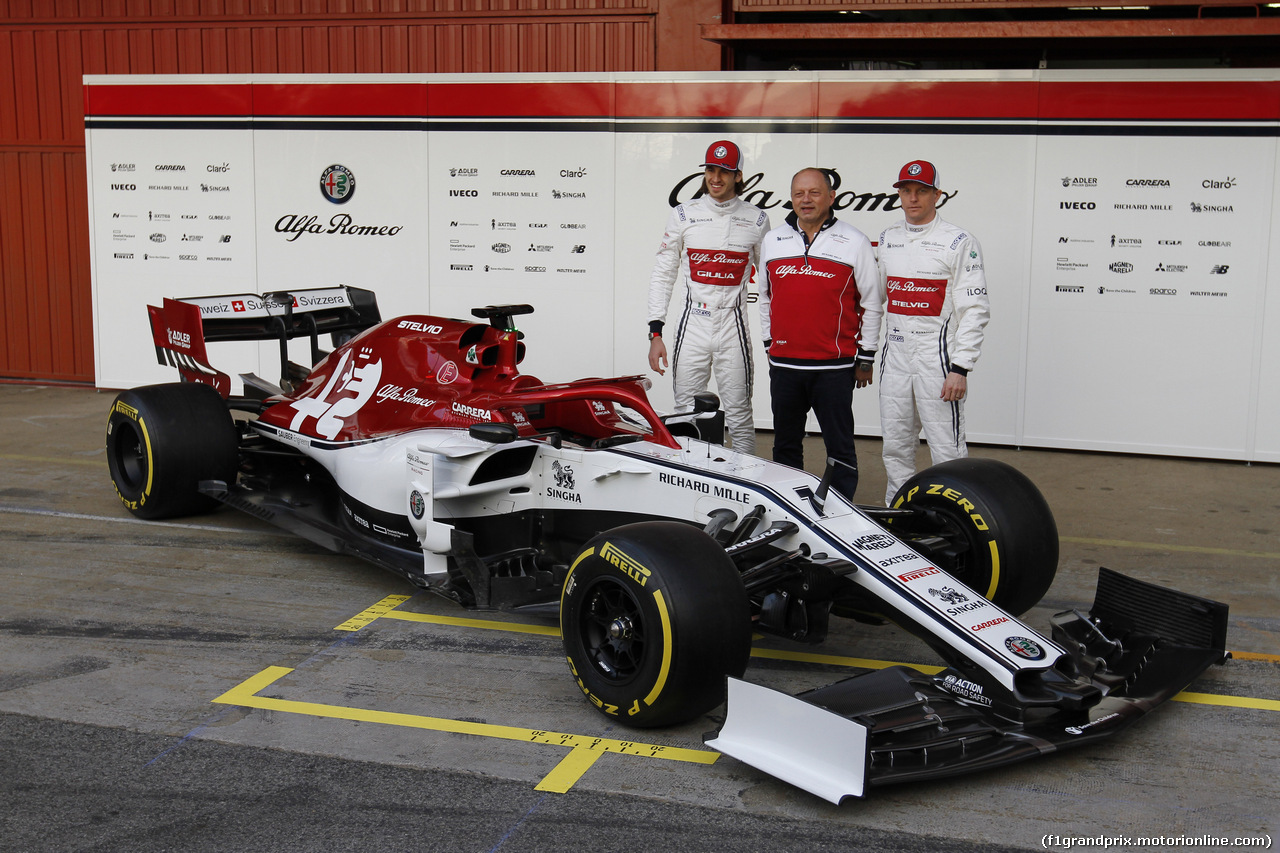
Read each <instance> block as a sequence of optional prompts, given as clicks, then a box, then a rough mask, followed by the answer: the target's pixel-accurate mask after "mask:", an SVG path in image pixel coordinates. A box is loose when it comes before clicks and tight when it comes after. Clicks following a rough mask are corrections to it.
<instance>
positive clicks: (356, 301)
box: [147, 285, 382, 397]
mask: <svg viewBox="0 0 1280 853" xmlns="http://www.w3.org/2000/svg"><path fill="white" fill-rule="evenodd" d="M147 314H148V316H149V318H150V320H151V338H152V341H153V342H154V343H155V346H156V359H157V360H158V361H159V362H160V363H161V364H166V365H169V366H170V367H176V368H177V369H178V372H179V373H181V374H182V378H183V379H185V380H187V381H188V382H200V383H202V384H205V385H211V386H212V387H214V388H215V389H217V391H218V393H219V394H221V395H222V396H223V397H228V396H230V394H231V379H230V377H228V376H227V374H225V373H223V372H221V371H219V370H217V369H215V368H214V367H212V366H211V365H210V364H209V357H208V354H207V352H206V350H205V344H206V343H207V342H211V341H269V340H276V341H279V342H280V387H281V388H284V389H285V390H288V389H289V388H290V387H291V386H292V384H293V383H292V382H291V381H290V376H291V375H292V374H294V373H296V372H297V371H292V372H291V370H290V364H289V353H288V344H289V341H291V340H293V339H294V338H303V337H305V338H310V340H311V361H312V363H313V364H314V363H315V362H317V361H319V360H320V359H321V358H323V357H324V355H325V353H324V351H323V350H321V349H320V335H322V334H328V335H330V336H331V340H332V344H333V346H335V347H337V346H340V345H341V344H343V343H344V342H346V341H348V340H350V339H351V338H353V337H355V336H356V335H358V334H359V333H360V332H362V331H364V330H365V329H368V328H369V327H371V326H375V325H377V324H378V323H380V322H382V315H381V314H380V313H379V311H378V300H377V298H376V297H375V296H374V294H373V292H372V291H369V290H362V289H361V288H358V287H348V286H346V285H339V286H338V287H323V288H314V289H309V290H292V291H276V292H273V293H264V294H257V293H234V294H227V295H224V296H196V297H188V298H184V299H167V298H166V299H165V300H164V305H163V306H162V307H159V308H157V307H156V306H154V305H148V306H147ZM303 372H304V373H305V369H304V371H303Z"/></svg>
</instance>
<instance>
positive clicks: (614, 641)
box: [579, 578, 648, 683]
mask: <svg viewBox="0 0 1280 853" xmlns="http://www.w3.org/2000/svg"><path fill="white" fill-rule="evenodd" d="M579 632H580V633H579V639H580V640H581V641H582V647H583V649H584V650H585V651H586V653H587V659H588V660H590V661H591V665H592V667H593V668H594V669H595V670H596V672H598V673H599V674H600V675H602V676H604V677H605V678H607V679H609V680H610V681H613V682H616V683H623V682H626V681H629V680H630V679H632V678H634V677H635V676H636V674H637V673H638V672H639V671H640V668H641V667H642V666H643V665H644V656H645V650H646V648H647V647H648V643H647V642H646V638H645V620H644V614H643V612H642V611H641V609H640V602H639V601H637V600H636V597H635V596H634V595H633V594H632V593H631V590H630V589H628V588H627V587H626V586H624V585H623V584H622V583H621V582H619V581H616V580H614V579H612V578H598V579H597V580H596V581H595V582H594V583H592V585H591V586H590V587H589V588H588V589H587V590H586V594H585V595H584V597H583V607H582V619H581V620H580V621H579Z"/></svg>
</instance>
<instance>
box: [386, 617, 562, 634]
mask: <svg viewBox="0 0 1280 853" xmlns="http://www.w3.org/2000/svg"><path fill="white" fill-rule="evenodd" d="M383 618H384V619H400V620H402V621H404V622H425V623H428V624H431V625H454V626H457V627H459V628H483V629H485V630H486V631H510V632H512V633H515V634H538V635H540V636H543V637H559V636H560V629H559V628H557V627H555V626H554V625H525V624H523V623H521V622H499V621H497V620H494V619H467V618H465V617H462V616H433V615H431V614H429V613H410V612H408V611H404V612H401V611H395V612H393V613H386V614H384V615H383Z"/></svg>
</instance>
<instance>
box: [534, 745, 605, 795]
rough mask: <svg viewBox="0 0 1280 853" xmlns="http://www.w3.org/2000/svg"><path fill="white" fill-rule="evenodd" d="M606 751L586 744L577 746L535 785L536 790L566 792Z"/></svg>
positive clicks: (556, 792) (555, 792)
mask: <svg viewBox="0 0 1280 853" xmlns="http://www.w3.org/2000/svg"><path fill="white" fill-rule="evenodd" d="M603 754H604V753H602V752H600V751H599V750H595V749H588V748H587V747H584V746H575V747H574V748H573V749H571V750H569V754H568V755H566V756H565V757H564V758H562V759H560V763H559V764H557V765H556V766H555V769H554V770H552V771H551V772H550V773H548V774H547V775H546V776H544V777H542V781H541V782H539V783H538V784H537V785H535V786H534V787H533V790H535V791H549V792H551V793H553V794H565V793H568V791H569V789H570V788H572V787H573V786H574V785H575V784H576V783H577V781H578V780H579V779H581V778H582V774H583V773H586V772H587V771H588V770H590V769H591V765H593V764H595V763H596V759H597V758H599V757H600V756H601V755H603Z"/></svg>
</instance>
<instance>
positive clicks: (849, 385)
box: [760, 168, 884, 499]
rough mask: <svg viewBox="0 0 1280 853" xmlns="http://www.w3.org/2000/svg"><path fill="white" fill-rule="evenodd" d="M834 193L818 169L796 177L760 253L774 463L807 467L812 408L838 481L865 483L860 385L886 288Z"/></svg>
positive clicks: (868, 367) (846, 490) (846, 491)
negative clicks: (856, 426) (858, 421)
mask: <svg viewBox="0 0 1280 853" xmlns="http://www.w3.org/2000/svg"><path fill="white" fill-rule="evenodd" d="M834 203H835V191H834V190H833V189H832V187H831V181H830V180H829V179H828V177H827V174H826V173H825V172H823V171H822V170H821V169H816V168H809V169H801V170H800V171H799V172H797V173H796V175H795V177H793V178H792V179H791V206H792V212H791V214H790V215H788V216H787V220H786V224H784V225H780V226H778V227H777V228H775V229H773V230H772V231H770V232H769V233H768V234H767V235H766V236H765V239H764V243H763V245H762V246H761V252H760V265H761V268H762V270H763V271H764V275H763V277H762V278H763V282H762V287H761V293H760V327H761V329H762V330H763V332H764V338H765V349H766V350H768V353H769V391H770V396H771V398H772V402H773V429H774V441H773V460H774V461H775V462H781V463H782V464H784V465H790V466H792V467H793V468H803V467H804V445H803V440H804V431H805V421H806V419H807V418H808V416H809V410H810V409H812V410H813V413H814V414H815V415H816V416H817V418H818V426H819V427H820V428H821V430H822V439H823V441H824V442H825V444H826V448H827V456H828V457H830V458H832V459H835V460H836V461H837V462H839V463H843V464H841V465H837V466H836V469H837V470H836V473H835V477H834V479H833V481H832V487H833V488H834V489H835V490H836V491H838V492H840V493H841V494H842V495H844V496H845V497H846V498H849V499H852V498H853V493H854V491H855V490H856V489H857V487H858V454H857V450H856V449H855V448H854V443H853V389H854V388H855V387H858V388H861V387H863V386H865V385H869V384H871V381H872V378H873V371H874V366H875V355H876V350H877V349H878V347H879V340H878V337H879V333H880V320H881V317H882V316H883V314H884V290H883V288H882V286H881V284H880V275H879V272H878V271H877V269H876V259H875V254H874V252H872V250H871V241H870V240H868V239H867V235H865V234H863V233H862V232H861V231H859V230H858V229H857V228H854V227H853V226H852V225H849V224H848V223H847V222H841V221H840V220H838V219H836V217H835V216H834V215H833V214H832V212H831V206H832V204H834Z"/></svg>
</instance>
